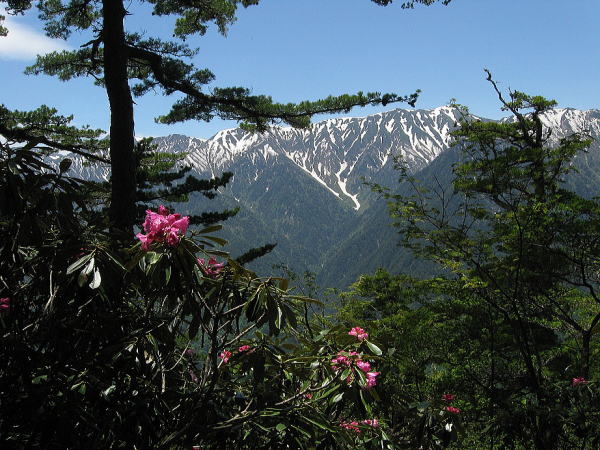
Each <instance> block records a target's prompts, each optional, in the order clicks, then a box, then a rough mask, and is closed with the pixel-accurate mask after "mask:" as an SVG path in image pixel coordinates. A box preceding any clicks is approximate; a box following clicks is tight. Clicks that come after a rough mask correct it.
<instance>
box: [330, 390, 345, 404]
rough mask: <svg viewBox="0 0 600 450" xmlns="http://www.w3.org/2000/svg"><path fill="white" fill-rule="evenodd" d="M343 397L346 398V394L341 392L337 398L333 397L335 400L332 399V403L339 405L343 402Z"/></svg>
mask: <svg viewBox="0 0 600 450" xmlns="http://www.w3.org/2000/svg"><path fill="white" fill-rule="evenodd" d="M343 397H344V393H343V392H340V393H339V394H337V395H336V396H335V397H333V398H332V399H331V402H332V403H338V402H339V401H341V400H342V398H343Z"/></svg>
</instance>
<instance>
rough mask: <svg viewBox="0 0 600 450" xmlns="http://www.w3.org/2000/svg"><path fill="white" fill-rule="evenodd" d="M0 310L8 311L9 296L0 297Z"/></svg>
mask: <svg viewBox="0 0 600 450" xmlns="http://www.w3.org/2000/svg"><path fill="white" fill-rule="evenodd" d="M0 311H7V312H8V311H10V298H8V297H3V298H0Z"/></svg>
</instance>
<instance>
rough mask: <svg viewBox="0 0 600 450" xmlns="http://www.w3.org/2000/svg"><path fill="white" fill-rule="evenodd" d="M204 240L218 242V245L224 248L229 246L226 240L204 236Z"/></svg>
mask: <svg viewBox="0 0 600 450" xmlns="http://www.w3.org/2000/svg"><path fill="white" fill-rule="evenodd" d="M204 239H208V240H211V241H213V242H216V243H217V244H219V245H221V246H224V245H227V241H226V240H225V239H221V238H218V237H215V236H204Z"/></svg>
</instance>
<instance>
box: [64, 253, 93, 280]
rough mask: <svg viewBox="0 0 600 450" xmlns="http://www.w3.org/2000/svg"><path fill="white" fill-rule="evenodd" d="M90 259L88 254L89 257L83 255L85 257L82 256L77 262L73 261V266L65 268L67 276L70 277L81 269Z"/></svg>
mask: <svg viewBox="0 0 600 450" xmlns="http://www.w3.org/2000/svg"><path fill="white" fill-rule="evenodd" d="M91 257H92V255H91V254H89V255H85V256H82V257H81V258H79V259H78V260H77V261H75V262H74V263H73V264H71V265H70V266H69V267H67V275H71V274H72V273H73V272H75V271H76V270H78V269H80V268H82V267H83V265H84V264H85V263H86V262H88V261H89V260H90V258H91Z"/></svg>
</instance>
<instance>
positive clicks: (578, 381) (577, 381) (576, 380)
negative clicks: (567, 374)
mask: <svg viewBox="0 0 600 450" xmlns="http://www.w3.org/2000/svg"><path fill="white" fill-rule="evenodd" d="M588 383H589V381H588V380H586V379H585V378H583V377H577V378H573V381H572V382H571V386H579V385H580V384H588Z"/></svg>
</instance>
